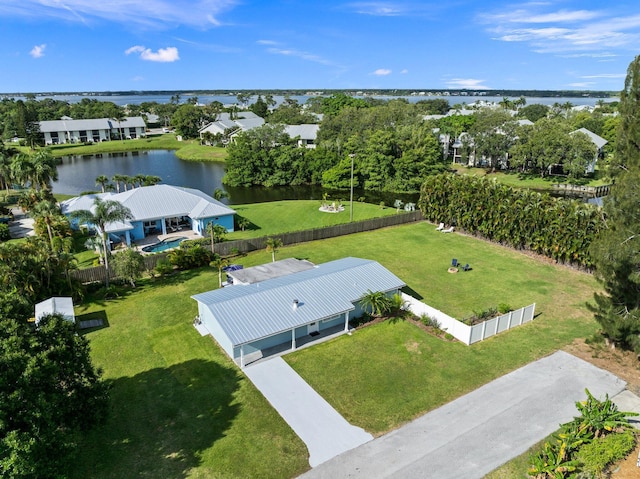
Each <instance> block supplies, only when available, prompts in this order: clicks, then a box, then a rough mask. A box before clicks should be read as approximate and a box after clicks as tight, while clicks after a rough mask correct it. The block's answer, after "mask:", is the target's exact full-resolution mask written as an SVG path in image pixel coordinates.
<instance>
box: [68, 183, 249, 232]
mask: <svg viewBox="0 0 640 479" xmlns="http://www.w3.org/2000/svg"><path fill="white" fill-rule="evenodd" d="M96 197H99V198H101V199H103V200H113V201H117V202H119V203H121V204H122V205H123V206H126V207H127V208H129V210H130V211H131V214H132V216H133V219H131V220H127V221H125V222H116V223H110V224H109V225H107V228H106V230H107V233H109V234H110V235H115V236H116V237H124V239H125V241H126V243H127V245H130V244H131V242H132V241H137V240H141V239H143V238H145V237H146V236H147V235H149V234H163V235H166V234H167V233H169V232H175V231H178V230H182V229H187V230H191V231H193V232H195V233H196V234H199V235H203V236H204V232H205V231H206V228H207V225H208V224H209V223H214V224H218V225H221V226H223V227H224V228H225V229H226V230H227V231H233V227H234V224H233V217H234V215H235V213H236V212H235V211H234V210H232V209H231V208H229V207H228V206H226V205H225V204H223V203H222V202H220V201H218V200H215V199H213V198H212V197H211V196H209V195H206V194H205V193H203V192H202V191H200V190H196V189H194V188H184V187H180V186H172V185H164V184H159V185H153V186H141V187H139V188H133V189H131V190H128V191H123V192H121V193H111V192H107V193H98V194H90V195H82V196H77V197H75V198H70V199H68V200H65V201H63V202H61V203H60V208H61V210H62V213H63V214H65V215H67V216H70V215H71V213H73V212H74V211H78V210H89V211H91V210H92V209H93V208H94V200H95V198H96ZM71 225H72V227H74V228H78V227H79V225H78V223H77V221H72V222H71Z"/></svg>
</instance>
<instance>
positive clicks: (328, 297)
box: [192, 258, 405, 367]
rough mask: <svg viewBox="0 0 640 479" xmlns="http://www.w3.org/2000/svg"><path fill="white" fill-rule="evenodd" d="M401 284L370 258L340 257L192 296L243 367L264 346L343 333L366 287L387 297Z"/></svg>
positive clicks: (202, 319)
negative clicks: (299, 269) (295, 270)
mask: <svg viewBox="0 0 640 479" xmlns="http://www.w3.org/2000/svg"><path fill="white" fill-rule="evenodd" d="M236 273H238V272H237V271H236ZM404 286H405V283H404V282H403V281H402V280H400V279H399V278H397V277H396V276H395V275H394V274H393V273H391V272H390V271H389V270H387V269H386V268H384V267H383V266H381V265H380V264H379V263H377V262H375V261H370V260H366V259H360V258H343V259H339V260H336V261H330V262H328V263H323V264H320V265H318V266H315V267H311V268H307V267H306V266H304V267H303V270H302V271H297V272H293V273H290V274H284V275H280V276H277V277H271V278H270V279H265V280H263V281H258V282H255V283H251V284H241V285H234V286H230V287H226V288H221V289H216V290H213V291H208V292H206V293H201V294H196V295H194V296H192V298H193V299H195V300H196V301H197V303H198V318H197V320H199V323H200V326H204V328H206V330H207V331H208V332H209V333H211V335H212V336H213V337H214V338H215V339H216V341H217V342H218V344H219V345H220V347H221V348H222V349H223V350H224V351H225V352H226V353H227V354H228V355H229V357H230V358H231V359H232V360H234V361H236V362H237V363H238V364H240V366H241V367H244V365H245V364H247V362H248V361H252V360H256V359H259V358H260V357H262V356H263V355H265V354H266V353H265V350H268V349H269V348H274V347H280V348H283V349H285V350H286V349H291V350H294V349H296V345H297V344H298V343H301V342H302V340H303V339H304V341H305V342H308V340H309V339H313V338H314V337H316V336H321V335H320V334H319V333H320V332H322V331H324V332H325V333H329V332H335V333H340V332H348V331H349V320H350V319H352V318H356V317H359V316H361V315H362V314H363V310H362V306H361V305H360V301H361V299H362V297H363V296H364V295H366V294H367V293H368V292H369V291H373V292H384V293H386V294H388V295H392V294H396V293H398V292H399V291H400V289H401V288H402V287H404ZM309 336H311V338H309ZM247 356H249V358H247ZM247 359H248V361H247Z"/></svg>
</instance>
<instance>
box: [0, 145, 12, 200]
mask: <svg viewBox="0 0 640 479" xmlns="http://www.w3.org/2000/svg"><path fill="white" fill-rule="evenodd" d="M1 186H4V187H5V189H6V190H7V194H9V187H10V186H11V159H10V157H9V154H8V153H6V152H5V151H1V150H0V187H1Z"/></svg>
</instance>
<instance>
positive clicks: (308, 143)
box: [284, 124, 320, 148]
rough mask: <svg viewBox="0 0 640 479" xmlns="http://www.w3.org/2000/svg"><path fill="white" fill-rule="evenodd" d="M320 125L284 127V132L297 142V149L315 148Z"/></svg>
mask: <svg viewBox="0 0 640 479" xmlns="http://www.w3.org/2000/svg"><path fill="white" fill-rule="evenodd" d="M319 129H320V125H312V124H304V125H286V126H285V127H284V131H285V133H286V134H287V135H289V136H290V137H291V138H293V139H295V140H296V141H297V142H298V146H299V147H301V148H302V147H304V148H315V147H316V138H317V137H318V130H319Z"/></svg>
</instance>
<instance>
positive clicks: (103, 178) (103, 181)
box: [96, 175, 109, 193]
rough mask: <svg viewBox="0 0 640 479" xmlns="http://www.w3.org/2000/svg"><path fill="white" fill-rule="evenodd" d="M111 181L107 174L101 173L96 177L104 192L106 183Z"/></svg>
mask: <svg viewBox="0 0 640 479" xmlns="http://www.w3.org/2000/svg"><path fill="white" fill-rule="evenodd" d="M107 183H109V178H108V177H106V176H105V175H100V176H98V177H97V178H96V186H98V185H100V188H101V189H102V192H103V193H104V192H105V187H106V184H107Z"/></svg>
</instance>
